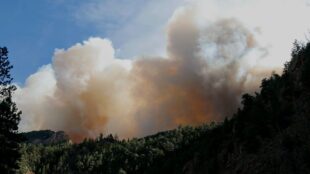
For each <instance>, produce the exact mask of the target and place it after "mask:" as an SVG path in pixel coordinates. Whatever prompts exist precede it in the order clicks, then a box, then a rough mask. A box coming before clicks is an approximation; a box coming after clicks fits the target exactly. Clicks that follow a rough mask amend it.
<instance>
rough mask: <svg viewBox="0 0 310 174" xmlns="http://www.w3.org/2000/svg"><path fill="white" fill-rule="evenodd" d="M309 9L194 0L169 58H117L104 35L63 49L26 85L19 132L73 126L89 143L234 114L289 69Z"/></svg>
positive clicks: (176, 30)
mask: <svg viewBox="0 0 310 174" xmlns="http://www.w3.org/2000/svg"><path fill="white" fill-rule="evenodd" d="M228 4H229V5H228ZM267 5H270V6H267ZM293 5H295V6H293ZM227 6H228V7H227ZM295 8H297V9H298V11H297V9H295ZM294 9H295V11H294ZM307 9H308V7H307V6H305V4H304V2H296V3H294V2H293V1H289V0H287V1H285V0H284V1H283V2H282V1H281V2H280V1H279V0H274V1H272V2H270V1H268V2H267V1H266V0H262V1H260V2H255V1H251V0H248V1H241V0H240V1H229V0H222V1H213V0H209V1H188V3H187V4H186V5H185V6H183V7H180V8H178V9H177V10H176V11H175V13H174V15H173V16H172V17H171V19H170V20H169V21H170V22H169V24H168V28H167V44H166V45H167V48H166V49H167V51H166V55H167V56H165V57H156V56H147V57H140V58H136V59H118V58H116V56H115V48H113V46H112V43H111V41H109V40H107V39H101V38H90V39H89V40H87V41H84V42H83V43H82V44H76V45H74V46H72V47H71V48H69V49H67V50H63V49H61V50H56V51H55V54H54V57H53V62H52V64H51V65H47V66H44V67H42V68H41V69H39V70H38V72H36V73H34V74H33V75H31V76H30V77H29V78H28V79H27V81H26V84H25V86H24V87H18V90H17V92H16V95H15V100H16V102H17V105H18V107H19V108H20V109H21V110H22V111H23V115H22V120H21V125H20V129H21V130H22V131H28V130H33V129H53V130H64V131H66V132H68V133H69V135H70V136H71V137H72V138H73V139H74V140H75V141H80V140H81V139H83V138H85V137H95V136H97V135H98V134H99V133H101V132H103V133H115V134H118V135H119V136H120V137H132V136H143V135H147V134H151V133H154V132H157V131H160V130H166V129H171V128H175V127H176V126H178V125H180V124H191V125H197V124H201V123H204V122H209V121H220V120H222V119H223V118H224V117H227V116H231V114H232V113H233V112H235V110H236V108H237V107H238V106H239V100H240V96H241V95H242V93H245V92H253V91H255V90H257V89H258V86H259V83H260V81H261V79H262V78H263V77H265V76H268V75H269V74H270V73H271V72H272V71H273V70H275V71H277V72H281V69H280V68H279V67H282V64H283V63H284V62H285V60H287V59H288V58H289V52H290V48H291V45H292V44H291V43H292V42H293V40H294V39H295V38H296V37H297V38H298V35H299V34H303V32H304V30H305V28H306V26H307V25H306V24H304V23H305V22H303V23H300V22H299V21H297V22H296V21H295V19H298V18H303V17H304V16H306V15H307V14H309V13H310V12H308V11H307ZM290 10H293V11H294V12H295V13H294V14H293V12H290ZM287 13H288V14H289V15H292V16H293V17H289V18H286V17H287ZM251 15H253V16H252V17H251ZM283 18H285V20H288V21H289V22H285V21H284V19H283ZM268 20H272V24H273V23H274V24H275V25H271V23H270V22H269V21H268ZM270 25H271V26H270ZM291 25H292V26H291ZM140 44H144V43H140ZM155 47H156V46H155Z"/></svg>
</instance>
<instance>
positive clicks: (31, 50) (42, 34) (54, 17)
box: [0, 0, 96, 83]
mask: <svg viewBox="0 0 310 174" xmlns="http://www.w3.org/2000/svg"><path fill="white" fill-rule="evenodd" d="M70 8H73V5H72V4H70V3H68V4H66V5H63V4H61V3H53V2H52V1H32V2H31V1H23V0H18V1H14V0H13V1H2V2H1V6H0V15H1V19H2V20H1V21H2V25H1V28H0V45H1V46H6V47H8V49H9V51H10V53H9V56H10V59H11V63H12V64H13V65H14V69H13V71H12V74H13V76H14V78H15V81H16V82H19V83H23V82H24V80H25V79H26V78H27V77H28V76H29V75H30V74H32V73H33V72H35V71H36V69H37V68H39V67H40V66H42V65H43V64H48V63H49V62H50V61H51V56H52V54H53V52H54V49H55V48H64V47H68V46H70V45H72V44H74V43H76V42H79V41H80V40H84V39H85V38H87V37H89V35H93V34H96V31H95V30H94V29H92V28H91V27H79V26H78V24H77V23H76V21H75V20H74V19H73V18H72V13H71V12H70Z"/></svg>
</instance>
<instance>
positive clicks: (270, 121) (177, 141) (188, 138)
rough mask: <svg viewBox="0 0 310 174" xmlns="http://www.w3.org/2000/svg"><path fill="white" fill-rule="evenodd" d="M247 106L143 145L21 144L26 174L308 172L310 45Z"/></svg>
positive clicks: (109, 140) (105, 140)
mask: <svg viewBox="0 0 310 174" xmlns="http://www.w3.org/2000/svg"><path fill="white" fill-rule="evenodd" d="M242 105H243V107H242V108H239V109H238V111H237V113H235V114H234V115H233V116H232V117H231V118H230V119H225V120H224V122H222V123H218V124H211V125H204V126H200V127H196V128H193V127H180V128H178V129H176V130H172V131H167V132H162V133H158V134H156V135H153V136H149V137H145V138H141V139H131V140H128V141H125V140H118V139H117V138H115V137H114V136H112V135H110V136H107V137H103V136H100V137H99V138H97V139H96V140H85V141H84V142H83V143H81V144H73V145H72V144H69V143H63V144H57V145H46V146H43V145H31V144H24V145H23V148H22V153H23V157H22V160H21V163H20V166H21V168H22V173H25V172H27V171H34V172H35V173H107V174H109V173H154V174H155V173H156V174H157V173H163V174H164V173H175V174H179V173H195V174H199V173H206V174H221V173H223V174H237V173H238V174H248V173H251V174H292V173H297V174H304V173H310V43H308V44H306V45H302V44H298V43H297V42H296V43H295V46H294V49H293V50H292V60H291V61H290V62H288V63H286V65H285V68H284V71H283V74H282V75H281V76H280V75H277V74H273V75H272V76H271V77H270V78H268V79H264V80H263V81H262V83H261V91H260V93H255V94H254V95H250V94H244V95H243V96H242Z"/></svg>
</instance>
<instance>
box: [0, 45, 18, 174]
mask: <svg viewBox="0 0 310 174" xmlns="http://www.w3.org/2000/svg"><path fill="white" fill-rule="evenodd" d="M12 68H13V66H12V65H10V62H9V60H8V51H7V48H6V47H3V48H1V47H0V172H1V173H15V171H16V169H17V167H18V165H17V161H18V159H19V158H20V154H19V142H20V141H21V140H22V139H21V137H20V135H19V134H18V123H19V121H20V115H21V112H20V111H18V109H17V107H16V104H15V103H14V102H13V101H12V93H13V92H14V91H15V90H16V87H15V86H14V85H12V84H11V83H12V80H13V78H12V77H11V75H10V70H11V69H12Z"/></svg>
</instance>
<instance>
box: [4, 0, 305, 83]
mask: <svg viewBox="0 0 310 174" xmlns="http://www.w3.org/2000/svg"><path fill="white" fill-rule="evenodd" d="M192 2H195V0H88V1H82V0H27V1H25V0H3V1H1V6H0V15H1V21H2V22H1V28H0V45H1V46H7V47H8V48H9V51H10V58H11V61H12V63H13V65H14V66H15V68H14V70H13V72H12V73H13V76H14V77H15V81H16V82H17V83H20V84H22V83H24V81H25V79H26V78H27V77H28V76H29V75H30V74H32V73H34V72H35V71H36V70H37V69H38V68H39V67H41V66H42V65H44V64H48V63H50V62H51V59H52V55H53V53H54V49H55V48H68V47H70V46H72V45H74V44H75V43H78V42H81V41H83V40H87V39H88V38H89V37H90V36H95V37H103V38H109V39H110V40H112V42H113V45H114V47H115V49H116V54H117V56H118V57H126V58H128V57H135V56H143V55H154V54H155V55H157V54H159V55H162V54H165V47H166V45H165V44H166V42H165V26H166V24H167V22H168V21H169V19H170V17H171V15H172V14H173V12H174V11H175V10H176V9H177V8H178V7H179V6H181V5H184V4H185V3H192ZM214 2H215V1H213V0H205V1H201V2H199V3H200V5H199V6H200V8H201V9H205V10H202V11H204V13H205V15H207V16H208V17H209V18H216V17H217V15H218V14H221V13H223V14H225V15H226V16H227V15H230V16H231V17H237V18H242V19H244V20H247V21H248V22H249V21H251V22H250V23H252V24H253V23H254V24H255V23H257V29H258V30H260V31H262V32H264V30H265V28H264V27H266V28H267V30H268V31H267V32H266V33H262V34H265V36H266V37H268V39H270V40H272V39H273V40H276V39H277V40H281V38H282V41H283V42H287V43H288V44H291V42H292V40H285V38H287V37H288V36H283V35H287V34H288V35H290V33H285V32H286V31H287V30H291V29H288V27H289V26H290V25H292V24H291V23H290V22H292V21H294V24H296V25H297V26H295V27H293V28H292V30H291V31H294V32H295V31H296V27H297V28H300V30H299V31H296V32H299V33H295V35H296V36H295V38H298V37H299V35H303V36H304V35H305V34H306V31H307V28H306V27H305V26H308V24H307V22H306V21H304V20H303V19H301V18H300V17H301V16H302V15H304V17H305V18H307V17H309V16H307V15H309V13H305V11H307V10H308V11H310V8H309V4H310V3H309V0H283V1H279V0H270V1H266V0H262V1H258V0H257V1H256V0H235V1H232V0H218V1H217V3H216V4H217V5H216V7H215V6H214V4H215V3H214ZM301 6H303V7H302V8H301ZM253 7H254V8H253ZM305 8H306V10H305ZM238 9H241V10H240V11H239V10H238ZM227 11H228V12H227ZM229 11H230V12H231V13H230V12H229ZM303 13H305V14H303ZM259 16H260V17H259ZM279 19H280V20H279ZM252 24H251V25H252ZM285 24H287V25H285ZM252 26H253V25H252ZM280 27H286V28H280ZM270 28H274V30H270ZM282 29H283V30H282ZM282 31H283V32H282ZM268 32H271V33H268ZM272 34H273V35H275V38H272V37H271V36H270V35H272ZM277 34H278V35H277ZM280 34H281V35H280ZM290 38H293V37H292V36H290ZM282 41H281V42H282ZM141 43H143V44H141Z"/></svg>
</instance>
